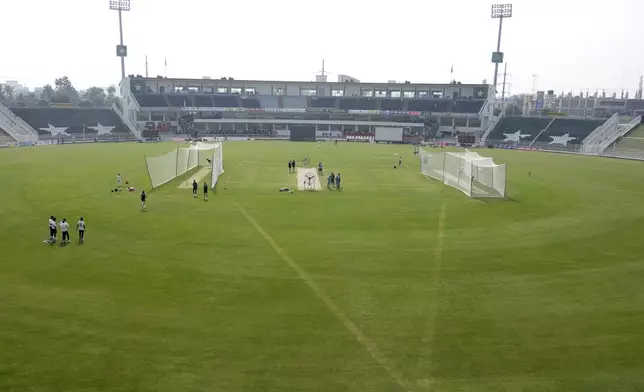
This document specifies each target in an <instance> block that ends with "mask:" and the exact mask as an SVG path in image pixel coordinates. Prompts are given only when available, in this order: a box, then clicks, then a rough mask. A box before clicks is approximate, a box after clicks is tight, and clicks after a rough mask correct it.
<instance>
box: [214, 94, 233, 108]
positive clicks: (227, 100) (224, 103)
mask: <svg viewBox="0 0 644 392" xmlns="http://www.w3.org/2000/svg"><path fill="white" fill-rule="evenodd" d="M212 98H213V100H214V101H215V106H216V107H219V108H236V107H239V102H238V101H237V97H236V96H234V95H213V97H212Z"/></svg>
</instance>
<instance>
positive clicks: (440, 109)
mask: <svg viewBox="0 0 644 392" xmlns="http://www.w3.org/2000/svg"><path fill="white" fill-rule="evenodd" d="M408 107H409V110H416V111H419V112H434V113H448V112H449V111H450V102H449V101H446V100H433V99H423V100H420V99H415V100H411V101H409V106H408Z"/></svg>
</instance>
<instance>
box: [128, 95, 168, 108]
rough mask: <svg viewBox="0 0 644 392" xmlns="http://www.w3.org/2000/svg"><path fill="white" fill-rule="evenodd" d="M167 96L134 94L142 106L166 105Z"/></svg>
mask: <svg viewBox="0 0 644 392" xmlns="http://www.w3.org/2000/svg"><path fill="white" fill-rule="evenodd" d="M165 97H166V96H165V95H161V94H134V98H136V100H137V102H138V103H139V106H142V107H166V106H168V102H167V101H166V100H165Z"/></svg>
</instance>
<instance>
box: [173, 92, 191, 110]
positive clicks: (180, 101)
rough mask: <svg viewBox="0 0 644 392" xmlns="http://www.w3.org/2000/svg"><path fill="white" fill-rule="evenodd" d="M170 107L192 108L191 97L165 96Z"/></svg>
mask: <svg viewBox="0 0 644 392" xmlns="http://www.w3.org/2000/svg"><path fill="white" fill-rule="evenodd" d="M166 97H167V99H168V102H169V103H170V106H173V107H183V106H194V105H195V104H194V101H193V99H192V98H193V97H192V96H191V95H187V94H186V95H183V94H182V95H175V94H169V95H166Z"/></svg>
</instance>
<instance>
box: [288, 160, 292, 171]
mask: <svg viewBox="0 0 644 392" xmlns="http://www.w3.org/2000/svg"><path fill="white" fill-rule="evenodd" d="M292 168H293V162H291V161H288V172H289V173H290V172H291V169H292Z"/></svg>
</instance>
